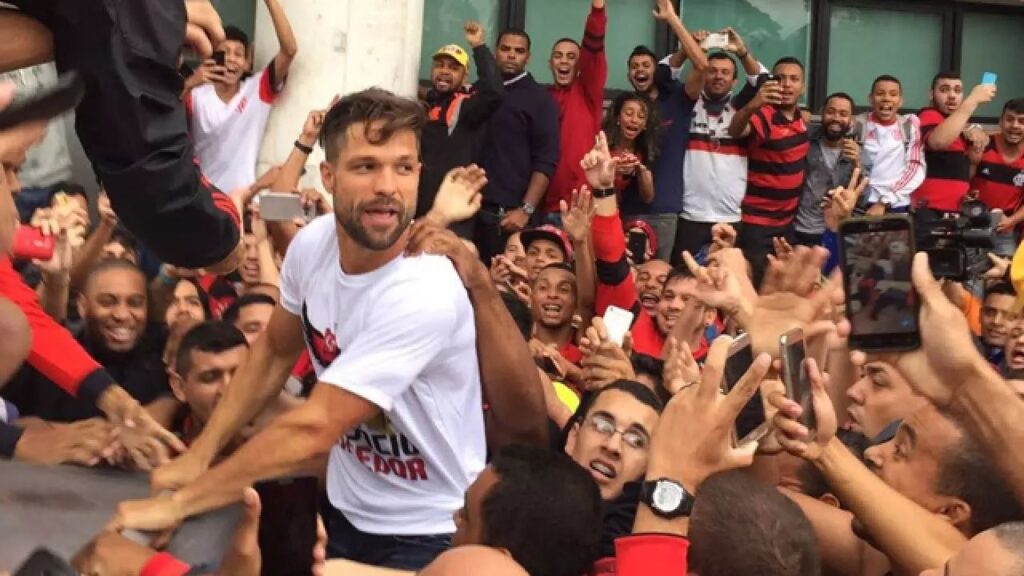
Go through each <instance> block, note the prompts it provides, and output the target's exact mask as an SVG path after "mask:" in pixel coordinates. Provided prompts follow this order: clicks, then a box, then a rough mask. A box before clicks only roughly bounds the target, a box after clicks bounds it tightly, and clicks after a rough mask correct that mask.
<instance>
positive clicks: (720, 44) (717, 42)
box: [700, 32, 729, 50]
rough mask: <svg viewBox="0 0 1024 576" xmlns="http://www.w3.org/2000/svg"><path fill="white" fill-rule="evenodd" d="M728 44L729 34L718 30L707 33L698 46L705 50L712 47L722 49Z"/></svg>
mask: <svg viewBox="0 0 1024 576" xmlns="http://www.w3.org/2000/svg"><path fill="white" fill-rule="evenodd" d="M728 45H729V35H728V34H722V33H720V32H713V33H711V34H708V37H707V38H705V39H704V41H703V42H701V43H700V47H701V48H703V49H705V50H711V49H712V48H718V49H720V50H721V49H724V48H725V47H726V46H728Z"/></svg>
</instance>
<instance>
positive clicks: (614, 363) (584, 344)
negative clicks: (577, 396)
mask: <svg viewBox="0 0 1024 576" xmlns="http://www.w3.org/2000/svg"><path fill="white" fill-rule="evenodd" d="M580 351H581V352H582V353H583V361H582V362H581V366H582V368H583V385H584V386H585V387H586V389H587V390H598V389H601V388H604V387H605V386H607V385H609V384H611V383H612V382H615V381H616V380H635V379H636V373H635V372H634V371H633V363H632V362H631V361H630V355H631V354H632V352H633V337H632V335H630V334H629V333H628V332H627V333H626V335H625V336H624V337H623V339H622V346H619V345H618V344H616V343H615V342H612V341H611V339H609V338H608V330H607V329H606V328H605V325H604V320H603V319H602V318H601V317H600V316H595V317H594V320H593V322H592V323H591V325H590V326H589V327H588V328H587V330H586V332H585V333H584V336H583V338H581V339H580Z"/></svg>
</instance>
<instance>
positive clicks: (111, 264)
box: [83, 258, 146, 292]
mask: <svg viewBox="0 0 1024 576" xmlns="http://www.w3.org/2000/svg"><path fill="white" fill-rule="evenodd" d="M111 270H123V271H126V272H134V273H136V274H138V275H139V276H140V277H141V278H142V284H143V286H145V285H146V273H145V272H143V271H142V269H141V268H139V267H138V266H136V265H135V264H132V263H131V262H129V261H127V260H122V259H120V258H116V259H113V260H102V261H100V262H97V263H96V265H95V266H93V267H92V268H91V269H89V275H88V276H86V278H85V288H84V290H83V292H85V291H88V289H89V286H91V285H92V283H93V282H94V281H95V279H96V278H98V277H99V276H101V275H102V274H105V273H107V272H110V271H111Z"/></svg>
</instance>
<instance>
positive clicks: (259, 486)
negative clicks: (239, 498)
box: [254, 476, 319, 576]
mask: <svg viewBox="0 0 1024 576" xmlns="http://www.w3.org/2000/svg"><path fill="white" fill-rule="evenodd" d="M254 488H255V489H256V492H257V493H258V494H259V495H260V506H261V508H262V512H261V514H260V528H259V545H260V551H261V553H262V556H263V570H262V574H263V575H264V576H309V574H310V572H311V571H312V569H313V546H314V545H315V544H316V516H317V505H318V503H317V500H318V498H319V492H318V489H317V479H316V478H314V477H311V476H304V477H301V478H285V479H280V480H268V481H265V482H257V483H256V485H255V486H254Z"/></svg>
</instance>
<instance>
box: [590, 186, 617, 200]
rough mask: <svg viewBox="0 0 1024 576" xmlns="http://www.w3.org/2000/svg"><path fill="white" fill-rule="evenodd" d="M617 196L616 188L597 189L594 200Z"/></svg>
mask: <svg viewBox="0 0 1024 576" xmlns="http://www.w3.org/2000/svg"><path fill="white" fill-rule="evenodd" d="M614 195H615V188H597V189H595V190H594V193H593V196H594V198H608V197H610V196H614Z"/></svg>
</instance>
